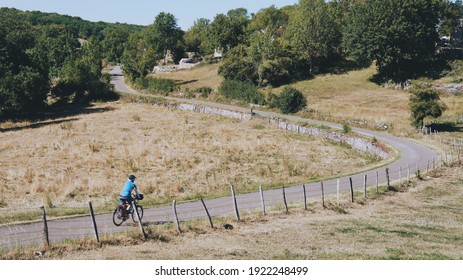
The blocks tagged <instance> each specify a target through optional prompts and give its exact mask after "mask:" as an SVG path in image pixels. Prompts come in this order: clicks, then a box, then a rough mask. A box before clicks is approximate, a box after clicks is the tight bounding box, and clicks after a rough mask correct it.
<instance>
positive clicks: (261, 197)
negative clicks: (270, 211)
mask: <svg viewBox="0 0 463 280" xmlns="http://www.w3.org/2000/svg"><path fill="white" fill-rule="evenodd" d="M259 193H260V203H261V205H262V213H264V215H266V214H267V213H266V212H265V201H264V190H262V185H260V186H259Z"/></svg>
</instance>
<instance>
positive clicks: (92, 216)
mask: <svg viewBox="0 0 463 280" xmlns="http://www.w3.org/2000/svg"><path fill="white" fill-rule="evenodd" d="M88 208H89V209H90V216H91V218H92V225H93V232H94V233H95V238H96V242H98V243H100V237H99V236H98V228H97V226H96V221H95V214H94V213H93V206H92V202H91V201H89V202H88Z"/></svg>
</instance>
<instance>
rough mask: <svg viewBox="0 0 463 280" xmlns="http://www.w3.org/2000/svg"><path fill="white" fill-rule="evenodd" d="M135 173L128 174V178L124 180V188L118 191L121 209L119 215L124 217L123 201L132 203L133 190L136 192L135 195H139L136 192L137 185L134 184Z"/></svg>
mask: <svg viewBox="0 0 463 280" xmlns="http://www.w3.org/2000/svg"><path fill="white" fill-rule="evenodd" d="M135 178H136V177H135V175H130V176H129V179H128V180H127V181H126V182H125V184H124V188H123V189H122V191H121V193H120V198H119V200H120V204H119V205H120V206H121V207H120V209H121V216H122V217H125V216H126V210H127V209H125V203H126V202H127V203H128V204H129V207H130V205H132V201H133V198H132V191H134V190H135V193H136V194H137V197H139V196H140V193H139V192H138V189H137V185H135Z"/></svg>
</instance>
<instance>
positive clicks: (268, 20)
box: [248, 6, 289, 33]
mask: <svg viewBox="0 0 463 280" xmlns="http://www.w3.org/2000/svg"><path fill="white" fill-rule="evenodd" d="M288 20H289V17H288V15H287V14H286V13H284V12H283V10H281V9H277V8H276V7H275V6H270V7H268V8H264V9H261V10H260V11H259V12H257V14H255V15H254V16H253V17H252V19H251V22H250V23H249V25H248V30H249V32H250V33H252V32H256V31H263V30H267V29H268V30H271V31H277V30H278V29H280V28H283V29H284V28H285V27H286V26H287V25H288Z"/></svg>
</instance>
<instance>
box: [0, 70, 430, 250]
mask: <svg viewBox="0 0 463 280" xmlns="http://www.w3.org/2000/svg"><path fill="white" fill-rule="evenodd" d="M110 73H111V74H112V84H113V85H114V87H115V90H116V91H119V92H122V93H128V94H136V95H145V94H142V93H138V92H136V91H134V90H133V89H130V88H128V87H127V86H126V85H125V83H124V77H123V76H122V71H121V69H120V67H115V68H114V69H113V70H112V71H111V72H110ZM167 99H170V100H175V101H178V102H182V103H192V104H197V105H204V106H211V107H218V108H223V109H229V110H234V111H244V112H249V109H243V108H240V107H236V106H231V105H225V104H217V103H211V102H205V101H200V100H190V99H181V98H171V97H167ZM253 112H255V113H256V114H257V115H259V116H262V117H279V118H285V119H288V120H291V121H295V122H307V123H311V124H316V125H324V126H329V127H334V128H341V126H340V125H338V124H333V123H328V122H322V121H316V120H311V119H305V118H300V117H296V116H288V115H281V114H277V113H271V112H264V111H259V110H254V111H253ZM353 131H354V132H356V133H359V134H362V135H365V136H367V137H375V138H376V139H378V140H379V141H381V142H385V143H387V144H388V145H390V146H391V147H393V148H395V149H397V150H398V151H399V153H400V156H399V158H398V159H397V160H396V161H394V162H392V163H390V164H389V165H388V166H387V167H388V168H389V170H390V179H391V180H397V179H399V177H398V176H399V170H401V176H402V178H405V177H406V176H407V175H408V172H410V173H411V174H413V173H415V172H416V170H417V169H421V170H425V169H426V168H427V167H428V166H429V164H430V162H433V161H434V160H435V158H436V157H437V154H436V153H435V152H434V151H432V150H431V149H430V148H428V147H426V146H424V145H422V144H419V143H416V142H414V141H411V140H407V139H403V138H398V137H395V136H391V135H388V134H385V133H380V132H376V131H369V130H365V129H358V128H354V129H353ZM365 175H366V177H367V180H368V185H375V184H376V181H378V183H380V184H384V183H385V182H386V174H385V167H384V166H383V167H381V168H377V169H374V170H369V171H366V172H365V171H362V172H360V173H358V174H354V175H350V176H345V177H341V178H333V179H329V180H326V181H324V182H323V183H324V191H325V194H333V193H336V192H337V186H338V180H339V189H340V191H344V190H348V189H350V183H349V178H351V179H352V182H353V185H354V188H355V189H362V188H363V184H364V178H365ZM302 189H303V188H302V186H301V185H298V186H291V187H287V188H285V196H286V200H287V202H288V203H291V202H293V201H302V199H303V191H302ZM305 189H306V194H307V196H308V197H309V198H314V197H316V196H320V195H321V188H320V182H314V183H309V184H305ZM264 197H265V205H266V206H267V207H268V206H272V205H281V204H282V203H283V195H282V190H281V189H280V190H266V191H264ZM236 200H237V204H238V206H239V211H240V212H242V211H249V210H252V209H256V208H260V207H261V195H260V194H259V193H258V192H256V193H248V194H241V195H237V196H236ZM205 204H206V205H207V208H208V211H209V214H210V215H211V216H223V215H228V214H232V213H235V210H234V201H233V200H232V198H231V197H222V198H215V199H208V200H205ZM177 213H178V215H179V220H180V221H184V220H189V219H195V218H205V217H207V216H206V213H205V210H204V206H203V204H202V203H201V201H193V202H183V203H181V202H180V203H179V204H177ZM173 219H174V218H173V211H172V207H171V206H162V207H156V208H150V209H145V214H144V217H143V222H144V223H148V224H154V223H163V222H166V221H173ZM96 223H97V225H98V232H99V233H103V234H104V233H112V232H120V231H126V230H127V229H128V227H133V226H134V225H133V224H130V223H127V224H124V225H122V226H120V227H116V226H114V225H113V224H112V215H111V214H102V215H97V216H96ZM48 227H49V228H50V235H51V236H53V237H52V238H51V240H50V242H58V241H62V240H64V239H71V238H78V237H80V236H92V235H93V228H92V226H91V220H90V219H89V218H88V217H81V218H73V219H65V220H57V221H50V222H48ZM41 229H42V224H41V223H31V224H25V225H10V226H0V236H3V238H4V242H3V243H0V249H1V247H2V245H3V247H13V246H15V245H18V244H20V245H21V246H25V245H30V244H34V243H37V242H38V241H37V240H40V236H41V234H42V233H41ZM51 230H52V231H53V232H51ZM12 233H15V235H12ZM28 233H29V234H28ZM34 234H35V235H38V237H33V236H34ZM5 238H6V240H5ZM5 244H6V245H5Z"/></svg>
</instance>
